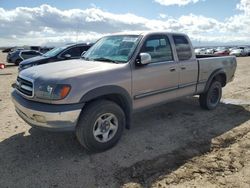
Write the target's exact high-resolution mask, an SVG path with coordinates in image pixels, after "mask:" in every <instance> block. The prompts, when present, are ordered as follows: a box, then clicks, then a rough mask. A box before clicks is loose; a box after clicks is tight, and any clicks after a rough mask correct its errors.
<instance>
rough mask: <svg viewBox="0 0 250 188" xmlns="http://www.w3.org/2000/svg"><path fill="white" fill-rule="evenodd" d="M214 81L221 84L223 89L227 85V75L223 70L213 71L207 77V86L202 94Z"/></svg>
mask: <svg viewBox="0 0 250 188" xmlns="http://www.w3.org/2000/svg"><path fill="white" fill-rule="evenodd" d="M214 80H216V81H219V82H220V83H221V86H222V87H224V86H226V84H227V75H226V72H225V71H224V70H223V69H217V70H215V71H214V72H213V73H212V74H211V75H210V77H209V79H208V81H207V84H206V86H205V90H204V92H206V91H208V89H209V87H210V85H211V83H212V82H213V81H214Z"/></svg>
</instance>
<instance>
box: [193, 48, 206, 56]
mask: <svg viewBox="0 0 250 188" xmlns="http://www.w3.org/2000/svg"><path fill="white" fill-rule="evenodd" d="M194 52H195V54H196V55H205V54H206V48H196V49H195V50H194Z"/></svg>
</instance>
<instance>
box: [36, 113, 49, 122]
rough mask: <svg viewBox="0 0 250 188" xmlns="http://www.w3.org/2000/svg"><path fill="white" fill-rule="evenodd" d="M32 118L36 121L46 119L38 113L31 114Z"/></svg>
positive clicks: (44, 120)
mask: <svg viewBox="0 0 250 188" xmlns="http://www.w3.org/2000/svg"><path fill="white" fill-rule="evenodd" d="M33 118H34V119H35V120H36V121H37V122H40V123H46V119H45V117H44V116H40V115H37V114H34V115H33Z"/></svg>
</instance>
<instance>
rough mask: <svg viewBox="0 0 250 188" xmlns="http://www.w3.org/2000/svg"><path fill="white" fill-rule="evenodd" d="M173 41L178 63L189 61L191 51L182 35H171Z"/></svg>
mask: <svg viewBox="0 0 250 188" xmlns="http://www.w3.org/2000/svg"><path fill="white" fill-rule="evenodd" d="M173 39H174V43H175V48H176V52H177V56H178V59H179V61H186V60H189V59H191V58H192V49H191V45H190V43H189V42H188V40H187V38H186V37H185V36H182V35H173Z"/></svg>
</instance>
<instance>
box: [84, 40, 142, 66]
mask: <svg viewBox="0 0 250 188" xmlns="http://www.w3.org/2000/svg"><path fill="white" fill-rule="evenodd" d="M139 39H140V35H116V36H107V37H103V38H101V39H100V40H99V41H97V43H96V44H95V45H94V46H92V48H90V49H89V50H88V51H87V52H86V53H85V54H84V56H83V58H84V59H86V60H92V61H105V62H115V63H125V62H127V61H128V60H129V59H130V57H131V56H132V54H133V51H134V50H135V48H136V46H137V44H138V42H139Z"/></svg>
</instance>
